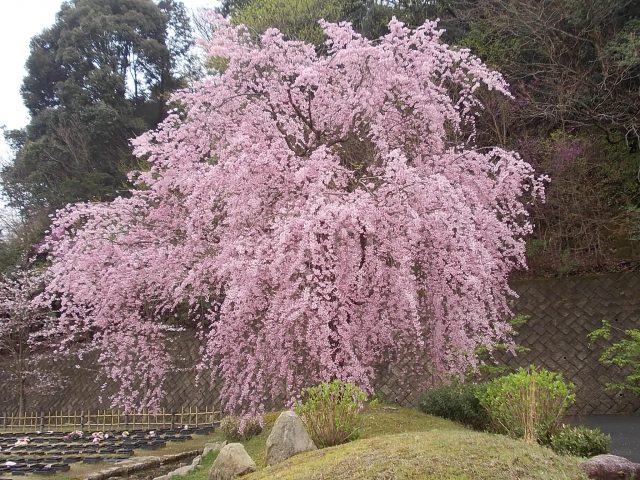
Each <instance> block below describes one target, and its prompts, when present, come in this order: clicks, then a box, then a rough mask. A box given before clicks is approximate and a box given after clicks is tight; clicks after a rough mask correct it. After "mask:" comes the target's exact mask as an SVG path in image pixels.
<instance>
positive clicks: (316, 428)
mask: <svg viewBox="0 0 640 480" xmlns="http://www.w3.org/2000/svg"><path fill="white" fill-rule="evenodd" d="M366 399H367V396H366V394H365V393H364V392H363V391H362V390H360V388H358V387H357V386H356V385H353V384H351V383H344V382H341V381H339V380H334V381H333V382H330V383H321V384H320V385H316V386H315V387H310V388H307V389H305V390H304V391H303V392H302V400H301V401H300V402H298V403H297V404H296V406H295V411H296V413H297V414H298V415H299V416H300V418H301V419H302V422H303V423H304V425H305V427H306V429H307V432H309V436H311V438H312V439H313V441H314V442H315V444H316V445H317V446H318V447H320V448H322V447H330V446H332V445H339V444H341V443H346V442H349V441H351V440H355V439H356V438H358V436H359V434H360V424H361V417H360V411H361V410H362V407H363V403H364V402H365V401H366Z"/></svg>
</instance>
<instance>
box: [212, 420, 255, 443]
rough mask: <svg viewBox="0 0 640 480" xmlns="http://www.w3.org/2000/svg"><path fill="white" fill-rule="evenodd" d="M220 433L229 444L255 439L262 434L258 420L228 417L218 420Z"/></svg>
mask: <svg viewBox="0 0 640 480" xmlns="http://www.w3.org/2000/svg"><path fill="white" fill-rule="evenodd" d="M220 431H221V432H222V434H223V435H224V438H226V439H227V440H228V441H230V442H239V441H242V440H248V439H250V438H251V437H255V436H256V435H258V434H259V433H260V432H262V422H261V421H260V419H258V418H240V417H236V416H234V415H229V416H227V417H224V418H223V419H222V420H220Z"/></svg>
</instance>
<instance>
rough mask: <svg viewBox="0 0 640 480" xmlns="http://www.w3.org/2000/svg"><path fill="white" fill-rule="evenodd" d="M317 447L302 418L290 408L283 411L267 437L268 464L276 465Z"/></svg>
mask: <svg viewBox="0 0 640 480" xmlns="http://www.w3.org/2000/svg"><path fill="white" fill-rule="evenodd" d="M315 449H316V446H315V444H314V443H313V440H311V437H310V436H309V434H308V433H307V431H306V430H305V428H304V425H303V424H302V420H300V418H299V417H298V416H297V415H296V414H295V413H294V412H292V411H290V410H289V411H286V412H282V413H281V414H280V416H279V417H278V419H277V420H276V423H275V424H274V425H273V429H272V430H271V433H270V434H269V438H267V465H274V464H276V463H280V462H282V461H284V460H286V459H287V458H289V457H292V456H294V455H295V454H297V453H302V452H308V451H309V450H315Z"/></svg>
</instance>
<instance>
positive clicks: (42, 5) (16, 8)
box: [0, 0, 217, 162]
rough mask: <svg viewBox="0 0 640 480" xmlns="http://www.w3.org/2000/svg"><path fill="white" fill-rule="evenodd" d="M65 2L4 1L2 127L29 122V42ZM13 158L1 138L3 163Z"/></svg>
mask: <svg viewBox="0 0 640 480" xmlns="http://www.w3.org/2000/svg"><path fill="white" fill-rule="evenodd" d="M183 3H184V4H185V6H186V7H187V9H189V10H192V9H195V8H198V7H202V6H207V7H212V6H215V5H216V4H217V2H216V1H215V0H183ZM61 4H62V0H17V1H6V2H2V15H1V16H0V53H1V56H0V58H1V59H2V71H1V72H0V125H4V126H6V127H7V128H10V129H13V128H21V127H24V126H25V125H26V124H27V123H28V122H29V115H28V113H27V110H26V108H25V107H24V105H23V104H22V97H21V96H20V85H21V83H22V78H23V77H24V75H25V70H24V64H25V62H26V61H27V57H28V55H29V40H30V39H31V37H33V36H34V35H36V34H38V33H40V32H41V31H42V30H43V29H45V28H47V27H49V26H51V25H52V24H53V22H54V20H55V15H56V13H57V12H58V10H59V9H60V5H61ZM8 159H9V150H8V148H7V145H6V144H5V143H4V138H2V136H1V135H0V162H6V161H8Z"/></svg>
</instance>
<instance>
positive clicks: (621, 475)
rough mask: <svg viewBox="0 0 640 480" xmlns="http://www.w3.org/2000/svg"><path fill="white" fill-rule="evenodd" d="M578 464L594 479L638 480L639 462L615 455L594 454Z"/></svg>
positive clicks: (639, 473) (639, 479)
mask: <svg viewBox="0 0 640 480" xmlns="http://www.w3.org/2000/svg"><path fill="white" fill-rule="evenodd" d="M580 466H581V467H582V470H584V472H585V473H586V474H587V476H588V477H589V478H593V479H596V480H640V463H633V462H632V461H630V460H627V459H626V458H624V457H618V456H617V455H596V456H595V457H592V458H590V459H589V460H587V461H585V462H583V463H582V464H581V465H580Z"/></svg>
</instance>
